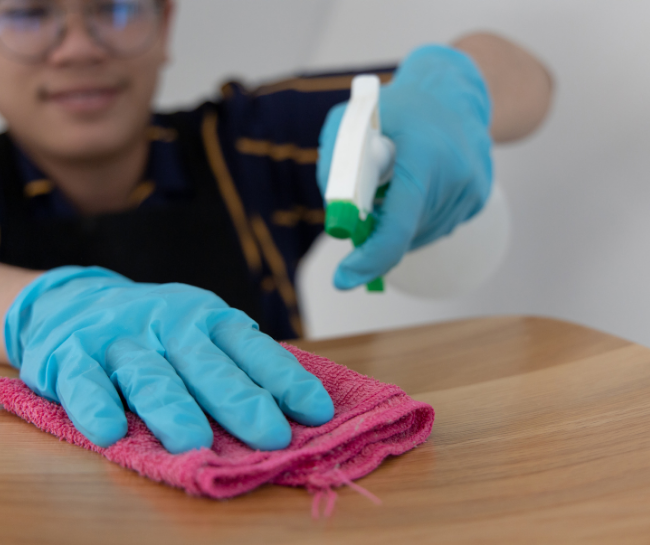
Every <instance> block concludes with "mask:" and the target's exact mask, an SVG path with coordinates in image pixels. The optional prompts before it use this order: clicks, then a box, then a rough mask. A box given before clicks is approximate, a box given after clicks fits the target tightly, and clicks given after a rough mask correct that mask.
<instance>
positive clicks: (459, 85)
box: [389, 44, 492, 126]
mask: <svg viewBox="0 0 650 545" xmlns="http://www.w3.org/2000/svg"><path fill="white" fill-rule="evenodd" d="M389 85H390V86H393V85H394V86H397V87H400V86H402V85H405V86H417V88H419V89H424V90H425V91H426V92H432V91H434V90H439V91H441V90H442V89H448V92H451V96H465V97H466V98H469V99H470V100H471V101H472V103H473V104H474V105H475V110H476V112H477V114H478V115H479V117H480V118H481V121H482V122H483V123H484V124H485V125H486V126H489V125H490V120H491V113H492V100H491V96H490V93H489V90H488V86H487V82H486V81H485V78H484V76H483V73H482V72H481V70H480V68H479V67H478V65H477V64H476V62H475V61H474V59H473V58H472V57H470V56H469V55H468V54H467V53H465V52H463V51H460V50H458V49H454V48H452V47H449V46H446V45H439V44H430V45H425V46H422V47H419V48H417V49H415V50H413V51H412V52H411V53H409V54H408V55H407V56H406V58H404V60H403V61H402V62H401V63H400V65H399V67H398V69H397V71H396V72H395V77H394V78H393V81H392V83H391V84H389Z"/></svg>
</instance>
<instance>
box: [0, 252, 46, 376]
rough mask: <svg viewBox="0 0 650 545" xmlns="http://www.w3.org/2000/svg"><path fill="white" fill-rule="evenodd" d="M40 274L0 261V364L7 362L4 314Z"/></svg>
mask: <svg viewBox="0 0 650 545" xmlns="http://www.w3.org/2000/svg"><path fill="white" fill-rule="evenodd" d="M40 274H42V272H39V271H30V270H27V269H19V268H18V267H10V266H9V265H3V264H1V263H0V317H1V320H0V364H8V363H9V358H8V357H7V351H6V348H5V336H4V323H5V315H6V314H7V311H8V310H9V307H10V306H11V304H12V303H13V302H14V299H15V298H16V297H17V296H18V294H19V293H20V292H21V291H22V289H23V288H24V287H25V286H27V284H29V283H30V282H31V281H32V280H34V279H35V278H36V277H38V276H39V275H40Z"/></svg>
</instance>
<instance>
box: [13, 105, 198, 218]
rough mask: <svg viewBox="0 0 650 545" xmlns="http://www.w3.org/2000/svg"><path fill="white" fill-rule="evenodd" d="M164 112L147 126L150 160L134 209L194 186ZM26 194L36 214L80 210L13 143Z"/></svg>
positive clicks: (67, 214)
mask: <svg viewBox="0 0 650 545" xmlns="http://www.w3.org/2000/svg"><path fill="white" fill-rule="evenodd" d="M165 121H166V119H165V116H164V115H159V114H157V115H154V116H153V117H152V124H151V125H150V127H149V129H148V135H149V139H150V141H151V144H150V147H149V159H148V161H147V167H146V170H145V175H144V177H143V179H142V181H141V182H140V183H139V184H138V185H137V186H136V187H135V188H134V190H133V193H132V196H131V198H132V200H133V205H134V208H138V207H143V208H145V207H149V206H155V205H158V204H163V203H166V202H171V201H175V200H178V199H182V198H184V197H185V198H186V197H188V196H189V195H190V194H191V187H190V184H189V183H188V180H187V177H186V175H185V173H184V172H183V168H182V161H181V157H180V150H179V145H178V134H177V132H176V130H175V129H174V128H172V127H170V126H169V125H168V123H165ZM14 152H15V157H16V162H17V166H18V170H19V172H20V174H21V178H22V179H21V181H22V184H23V193H24V195H25V197H27V198H28V199H29V200H30V201H31V204H32V208H33V210H34V213H35V214H36V216H37V217H60V218H70V217H75V216H78V213H77V211H76V210H75V208H74V207H73V206H72V204H71V203H70V202H69V201H68V200H67V199H66V197H65V195H63V193H62V192H61V191H60V190H59V189H57V187H56V185H55V184H54V183H52V182H51V181H50V180H49V179H48V178H47V176H46V175H45V174H44V173H43V172H42V171H41V170H40V169H39V168H38V167H37V166H36V165H35V164H34V163H33V162H32V160H31V159H30V158H29V157H28V156H27V154H26V153H25V152H24V151H23V150H22V149H20V148H19V147H18V146H17V145H15V144H14Z"/></svg>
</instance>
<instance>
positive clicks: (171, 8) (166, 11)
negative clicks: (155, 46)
mask: <svg viewBox="0 0 650 545" xmlns="http://www.w3.org/2000/svg"><path fill="white" fill-rule="evenodd" d="M162 1H163V4H164V5H163V15H162V17H163V19H162V25H163V28H162V32H163V35H162V37H163V42H164V46H165V57H164V62H165V63H168V62H169V61H170V60H171V55H170V47H171V44H170V42H171V33H172V27H173V23H174V18H175V16H176V2H175V1H174V0H162Z"/></svg>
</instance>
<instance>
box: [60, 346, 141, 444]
mask: <svg viewBox="0 0 650 545" xmlns="http://www.w3.org/2000/svg"><path fill="white" fill-rule="evenodd" d="M51 358H52V361H56V362H58V365H59V370H58V374H57V377H56V394H57V397H58V399H59V401H60V403H61V405H62V406H63V408H64V409H65V412H66V413H67V414H68V416H69V417H70V420H72V423H73V424H74V426H75V428H77V429H78V430H79V431H80V432H81V433H83V434H84V436H86V437H87V438H88V439H89V440H90V441H92V442H93V443H95V444H96V445H97V446H100V447H109V446H110V445H112V444H113V443H115V442H116V441H119V440H120V439H122V438H123V437H124V436H125V435H126V432H127V429H128V426H127V421H126V416H125V414H124V406H123V405H122V401H121V400H120V396H119V395H118V393H117V391H116V390H115V387H114V386H113V384H112V383H111V381H110V379H109V378H108V376H107V375H106V372H105V371H104V369H103V368H102V367H101V366H100V365H99V363H98V362H97V361H95V360H94V359H93V358H91V357H90V356H89V355H88V354H87V353H86V352H85V350H84V349H83V348H82V347H81V346H80V343H79V342H78V341H77V340H76V339H75V340H72V341H70V342H65V343H63V344H62V345H61V346H60V347H59V348H58V349H57V350H55V351H54V353H53V354H52V356H51Z"/></svg>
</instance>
